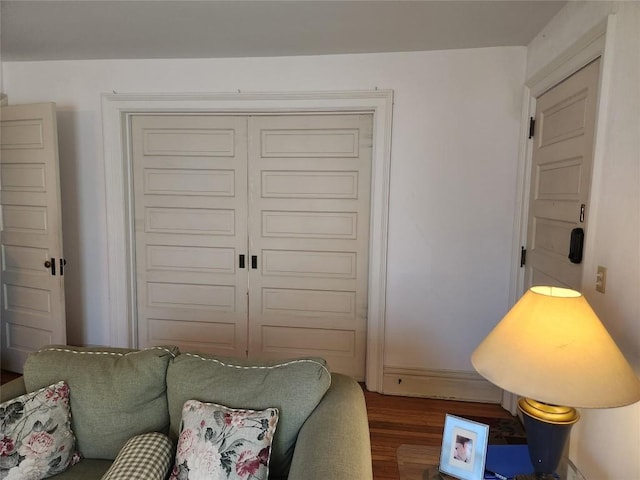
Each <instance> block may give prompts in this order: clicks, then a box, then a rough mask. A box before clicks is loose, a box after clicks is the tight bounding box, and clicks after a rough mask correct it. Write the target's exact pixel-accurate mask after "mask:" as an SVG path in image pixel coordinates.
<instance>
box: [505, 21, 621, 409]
mask: <svg viewBox="0 0 640 480" xmlns="http://www.w3.org/2000/svg"><path fill="white" fill-rule="evenodd" d="M614 35H615V14H610V15H608V17H607V18H606V19H605V20H604V21H602V22H600V23H599V24H597V25H595V26H594V27H593V28H591V29H590V30H589V31H587V32H586V33H585V34H584V35H583V36H582V37H581V38H580V39H578V40H577V41H576V42H575V43H573V44H572V45H571V46H569V47H568V48H567V49H566V50H565V51H564V52H563V53H561V54H560V55H558V56H557V57H556V58H555V59H554V60H552V61H551V62H549V63H548V64H547V65H545V66H544V67H542V68H541V69H540V70H539V71H538V72H537V73H535V74H534V75H532V76H531V77H530V78H529V79H528V80H527V81H526V82H525V86H524V92H523V97H522V118H521V132H520V139H521V140H520V146H519V151H518V173H517V182H518V183H517V192H516V201H517V205H516V217H515V220H514V229H513V239H514V241H513V250H512V257H511V258H512V269H511V281H510V291H509V305H510V307H511V306H513V305H514V304H515V303H516V302H517V300H518V299H519V298H520V296H521V295H522V294H523V293H524V281H525V278H524V268H521V267H520V255H521V252H520V247H521V246H525V247H526V244H527V221H526V220H527V215H528V211H529V193H530V184H531V165H532V155H533V142H530V141H529V139H528V134H527V132H528V128H529V118H530V117H535V113H536V98H537V97H539V96H540V95H542V94H543V93H544V92H546V91H547V90H549V89H550V88H552V87H554V86H555V85H557V84H559V83H560V82H562V81H563V80H565V79H566V78H568V77H569V76H571V75H572V74H574V73H575V72H577V71H578V70H580V69H581V68H583V67H584V66H586V65H588V64H589V63H591V62H592V61H593V60H595V59H596V58H598V57H601V64H600V83H599V86H598V88H599V95H598V105H601V104H603V103H605V102H606V100H607V99H606V98H605V96H606V95H607V93H606V92H607V91H608V90H609V88H608V85H609V83H610V81H609V78H610V72H611V57H612V56H611V55H610V54H609V55H608V54H607V53H608V52H609V51H610V50H611V45H612V43H613V41H614ZM603 116H604V111H602V110H600V109H599V108H597V110H596V126H595V132H594V149H593V166H592V173H591V189H590V194H589V196H590V202H589V204H590V205H589V207H590V208H589V209H588V210H587V216H588V222H589V225H590V228H589V229H588V230H587V237H586V248H585V258H587V257H589V256H590V255H591V252H592V248H593V247H591V248H590V245H591V244H593V241H592V240H591V238H592V237H593V235H595V233H594V232H595V218H596V215H595V212H596V208H597V198H598V196H599V195H598V192H599V191H600V188H599V183H600V178H601V172H602V160H603V159H602V157H603V154H602V148H603V147H602V145H603V141H602V138H603V135H604V129H599V128H598V125H605V124H606V119H605V118H603ZM583 283H584V272H583ZM502 406H503V407H504V408H505V409H507V410H509V411H510V412H511V413H512V414H515V413H516V412H517V396H516V395H514V394H512V393H509V392H506V391H505V392H503V398H502Z"/></svg>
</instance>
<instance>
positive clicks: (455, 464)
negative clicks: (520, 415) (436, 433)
mask: <svg viewBox="0 0 640 480" xmlns="http://www.w3.org/2000/svg"><path fill="white" fill-rule="evenodd" d="M488 439H489V425H485V424H484V423H479V422H474V421H473V420H468V419H466V418H461V417H457V416H455V415H450V414H447V415H446V417H445V421H444V433H443V436H442V452H441V454H440V467H439V469H440V471H441V472H442V473H446V474H447V475H451V476H452V477H455V478H458V479H460V480H482V479H483V478H484V468H485V462H486V459H487V442H488Z"/></svg>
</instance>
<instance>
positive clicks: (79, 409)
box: [24, 346, 178, 460]
mask: <svg viewBox="0 0 640 480" xmlns="http://www.w3.org/2000/svg"><path fill="white" fill-rule="evenodd" d="M177 354H178V350H177V348H176V347H154V348H149V349H146V350H129V349H119V348H102V347H98V348H93V347H69V346H49V347H45V348H43V349H42V350H40V351H38V352H35V353H32V354H31V355H29V357H28V358H27V361H26V363H25V365H24V382H25V386H26V388H27V391H30V392H31V391H34V390H37V389H39V388H42V387H44V386H47V385H50V384H52V383H55V382H58V381H60V380H63V381H65V382H66V383H67V385H69V403H70V407H71V425H72V429H73V431H74V433H75V434H76V438H77V449H78V450H79V451H80V453H81V454H82V455H83V456H84V457H86V458H93V459H107V460H113V459H115V458H116V456H117V455H118V452H119V451H120V449H121V448H122V446H123V445H124V444H125V442H126V441H127V440H128V439H129V438H131V437H133V436H134V435H139V434H141V433H146V432H153V431H160V432H162V431H164V432H166V431H167V429H168V426H169V414H168V410H167V397H166V383H165V379H166V372H167V366H168V364H169V361H170V359H172V358H174V357H175V356H176V355H177Z"/></svg>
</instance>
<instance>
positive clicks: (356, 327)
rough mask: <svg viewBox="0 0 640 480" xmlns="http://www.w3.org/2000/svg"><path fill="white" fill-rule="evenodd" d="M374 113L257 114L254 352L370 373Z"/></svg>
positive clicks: (252, 202)
mask: <svg viewBox="0 0 640 480" xmlns="http://www.w3.org/2000/svg"><path fill="white" fill-rule="evenodd" d="M371 145H372V118H371V116H370V115H314V116H278V117H252V118H251V119H250V120H249V251H250V252H251V255H252V260H253V256H255V257H256V260H257V262H258V264H257V265H255V267H256V268H253V267H254V265H252V269H251V270H250V273H249V353H250V355H251V356H255V357H259V358H264V357H267V358H286V357H292V356H299V355H317V356H320V357H323V358H325V359H326V360H327V361H328V362H329V364H330V366H331V368H332V369H333V370H334V371H340V372H342V373H347V374H349V375H352V376H354V377H356V378H359V379H363V378H364V365H365V350H366V318H367V278H368V252H369V248H368V247H369V190H370V183H371Z"/></svg>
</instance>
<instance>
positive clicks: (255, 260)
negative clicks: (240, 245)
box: [251, 255, 258, 270]
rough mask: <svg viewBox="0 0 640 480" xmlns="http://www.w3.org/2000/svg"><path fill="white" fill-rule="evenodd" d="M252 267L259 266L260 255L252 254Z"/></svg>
mask: <svg viewBox="0 0 640 480" xmlns="http://www.w3.org/2000/svg"><path fill="white" fill-rule="evenodd" d="M251 268H253V269H254V270H255V269H256V268H258V256H257V255H251Z"/></svg>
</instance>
